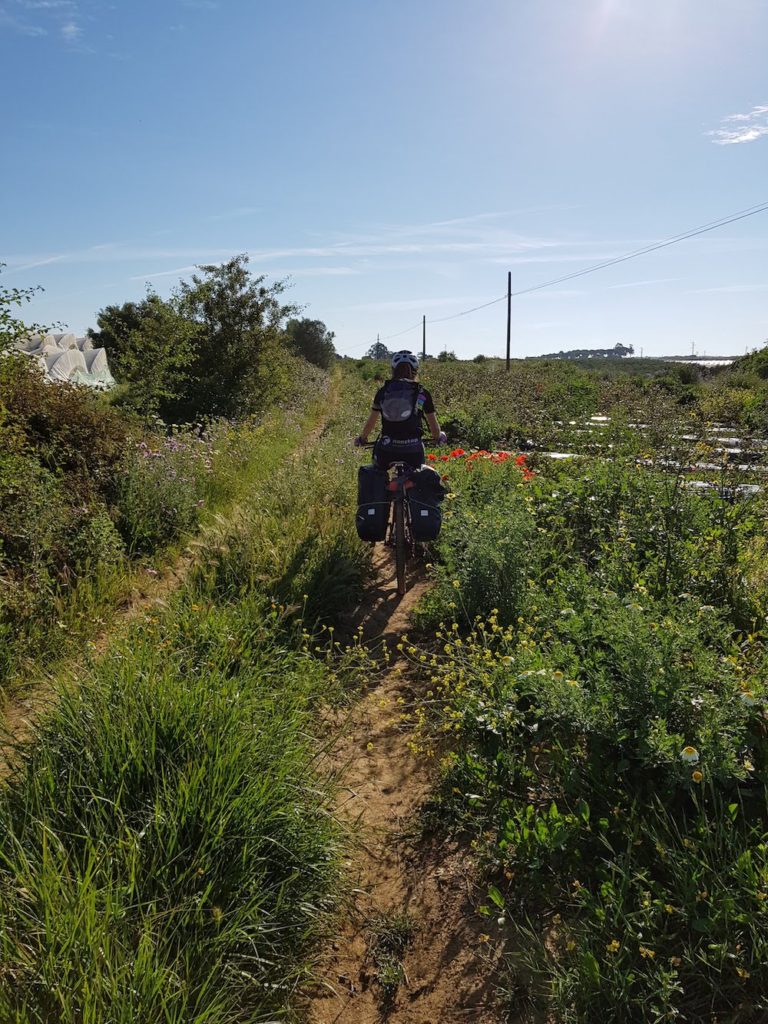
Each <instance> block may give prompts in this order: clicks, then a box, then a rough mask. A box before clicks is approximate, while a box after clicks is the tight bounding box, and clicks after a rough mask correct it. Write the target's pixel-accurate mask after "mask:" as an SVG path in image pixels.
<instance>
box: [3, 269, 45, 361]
mask: <svg viewBox="0 0 768 1024" xmlns="http://www.w3.org/2000/svg"><path fill="white" fill-rule="evenodd" d="M4 266H5V264H4V263H0V271H2V269H3V267H4ZM42 290H43V289H42V288H41V287H40V286H39V285H38V286H36V287H34V288H2V287H0V352H2V350H3V349H4V348H9V347H10V346H11V345H12V344H13V343H14V341H16V340H18V339H19V338H24V337H26V335H27V334H33V333H35V332H36V331H40V330H41V328H40V327H39V326H38V325H37V324H25V323H24V322H23V321H21V320H19V319H18V317H16V316H15V315H14V314H13V312H12V309H13V307H14V306H21V305H23V304H24V303H25V302H31V301H32V297H33V296H34V295H35V294H36V293H37V292H41V291H42Z"/></svg>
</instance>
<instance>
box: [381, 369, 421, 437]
mask: <svg viewBox="0 0 768 1024" xmlns="http://www.w3.org/2000/svg"><path fill="white" fill-rule="evenodd" d="M424 399H425V396H424V391H423V389H422V388H421V387H420V386H419V385H418V384H417V383H416V381H413V380H390V381H387V383H386V384H385V385H384V393H383V395H382V396H381V415H382V418H383V419H385V420H387V421H388V422H390V423H406V422H407V421H408V420H410V419H412V418H414V417H415V419H416V423H415V425H416V426H417V427H418V426H419V418H420V414H421V409H422V407H423V405H424Z"/></svg>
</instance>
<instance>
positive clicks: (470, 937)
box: [301, 548, 501, 1024]
mask: <svg viewBox="0 0 768 1024" xmlns="http://www.w3.org/2000/svg"><path fill="white" fill-rule="evenodd" d="M393 561H394V560H393V559H392V558H391V555H390V553H389V551H387V550H385V549H383V548H382V549H379V551H378V552H377V554H376V556H375V558H374V567H375V570H376V580H375V583H374V585H373V587H372V588H371V589H370V590H369V592H368V594H367V595H366V599H365V600H364V603H363V604H362V605H361V606H360V607H359V608H358V609H357V610H356V612H355V613H354V615H353V616H352V622H351V630H350V631H351V632H354V630H355V629H356V628H357V626H358V625H362V626H363V639H364V641H365V642H366V643H367V645H368V646H369V648H370V649H371V650H372V651H375V650H376V649H377V647H381V645H383V644H384V643H386V645H387V647H388V649H389V650H390V652H391V653H392V654H395V653H396V648H397V644H398V643H399V641H400V637H401V636H402V634H403V633H404V632H406V631H407V630H408V628H409V616H410V612H411V610H412V609H413V607H414V606H415V604H416V603H417V602H418V600H419V598H420V597H421V596H422V594H423V593H424V591H425V590H426V587H427V584H426V582H425V581H424V578H423V576H421V577H420V578H419V577H417V578H416V579H415V580H413V581H412V583H411V589H410V590H409V592H408V593H407V594H406V595H405V596H404V597H403V598H402V599H398V596H397V588H396V583H395V578H394V565H393ZM405 669H406V663H405V661H404V660H403V659H394V658H393V660H392V662H391V667H390V669H389V671H388V672H387V673H386V674H385V675H384V676H383V678H381V679H380V680H379V681H378V682H377V683H376V684H375V685H374V686H373V687H372V688H371V689H370V690H369V691H368V692H367V693H365V694H364V696H363V697H362V698H361V699H360V701H359V702H358V703H357V704H356V705H355V707H354V708H353V709H352V711H351V712H349V713H348V717H347V719H346V722H345V724H344V727H343V729H342V733H341V737H340V739H339V741H338V742H337V743H336V744H335V745H334V747H333V749H332V751H331V753H330V754H329V758H330V761H331V763H330V765H329V767H330V769H331V770H332V771H333V772H334V773H335V774H336V775H337V777H338V778H339V781H340V788H339V797H338V805H337V813H338V816H339V818H340V819H341V820H342V821H343V822H344V823H346V824H347V825H349V826H352V829H353V832H354V834H355V836H356V840H355V841H353V849H352V852H351V855H350V859H349V860H348V862H347V864H346V870H347V879H348V882H347V897H346V899H345V900H344V904H343V907H342V910H341V914H340V916H339V921H338V925H337V929H338V931H337V934H336V937H335V939H334V940H333V941H331V943H330V944H329V946H328V948H327V949H326V951H325V953H324V955H323V959H322V961H321V963H320V965H319V968H318V971H317V975H316V977H317V981H316V982H315V984H314V985H313V986H312V988H311V990H310V991H308V992H307V993H306V995H305V998H304V1000H303V1005H302V1007H301V1010H302V1011H303V1017H304V1019H305V1020H306V1021H307V1024H374V1022H375V1024H380V1022H384V1021H386V1022H390V1024H453V1022H471V1024H497V1022H498V1021H499V1020H500V1015H499V1013H498V1012H497V1011H495V1010H494V1005H493V1002H494V999H493V977H494V973H495V970H494V969H495V965H496V963H497V961H498V958H499V955H500V952H501V945H500V943H499V942H498V941H496V939H498V935H495V934H494V933H493V932H494V930H493V929H492V928H490V927H489V921H488V919H487V918H481V917H479V916H478V915H477V914H476V913H475V910H474V907H475V905H476V901H475V899H474V897H475V895H476V893H475V872H474V864H473V860H472V858H471V856H470V855H469V851H468V849H467V847H466V846H463V845H461V844H460V843H458V842H450V843H449V842H446V841H444V840H441V839H437V840H436V839H434V838H430V837H428V836H427V837H425V836H424V835H422V834H421V830H420V829H419V827H418V825H419V813H420V810H421V809H422V807H423V805H424V803H425V801H426V800H427V798H428V797H429V795H430V793H431V792H432V790H433V787H434V782H435V779H434V768H432V769H431V770H430V767H429V765H432V762H431V761H430V762H429V763H427V761H426V759H424V758H418V757H416V756H415V755H414V754H412V752H411V750H410V749H409V746H408V738H409V735H408V731H407V729H405V728H404V727H403V726H402V724H400V723H399V722H397V721H396V719H397V717H398V714H397V708H398V699H399V698H402V699H403V701H404V702H405V704H406V705H408V704H410V703H411V701H412V699H413V697H414V686H415V685H417V684H414V682H413V680H412V679H410V678H409V676H408V674H407V672H406V670H405ZM402 914H407V915H408V919H409V921H411V922H412V923H413V934H412V938H411V941H410V944H409V946H408V949H407V951H406V953H405V955H404V957H403V961H402V963H403V981H402V982H401V984H400V985H399V987H398V989H397V991H396V993H395V994H394V996H393V997H391V998H390V999H389V1000H387V999H386V998H385V997H384V993H383V992H382V989H381V986H380V985H379V984H378V982H377V980H376V967H375V964H374V962H373V960H372V957H371V951H370V938H371V932H370V929H371V923H372V921H375V920H376V918H377V917H380V916H381V915H388V916H390V917H391V916H392V915H402ZM488 932H491V933H492V935H491V941H488V937H487V935H486V934H485V933H488Z"/></svg>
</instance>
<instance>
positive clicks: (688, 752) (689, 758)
mask: <svg viewBox="0 0 768 1024" xmlns="http://www.w3.org/2000/svg"><path fill="white" fill-rule="evenodd" d="M680 757H681V758H682V759H683V760H684V761H685V762H686V764H696V763H697V762H698V760H699V752H698V750H697V749H696V747H683V749H682V750H681V751H680Z"/></svg>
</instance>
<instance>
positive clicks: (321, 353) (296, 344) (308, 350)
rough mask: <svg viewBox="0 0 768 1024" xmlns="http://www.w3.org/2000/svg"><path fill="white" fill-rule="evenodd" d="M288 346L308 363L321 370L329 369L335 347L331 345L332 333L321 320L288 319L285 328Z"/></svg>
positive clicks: (334, 353)
mask: <svg viewBox="0 0 768 1024" xmlns="http://www.w3.org/2000/svg"><path fill="white" fill-rule="evenodd" d="M285 336H286V339H287V342H288V347H289V348H290V349H291V350H292V351H294V352H295V353H296V355H298V356H303V358H304V359H306V360H307V362H308V363H314V365H315V366H319V367H321V368H322V369H323V370H328V369H330V366H331V363H332V362H333V358H334V356H335V355H336V349H335V348H334V345H333V338H334V334H333V331H329V330H328V328H327V327H326V326H325V324H324V323H323V322H322V320H309V319H307V318H306V317H305V318H303V319H301V320H296V319H293V320H289V321H288V323H287V325H286V328H285Z"/></svg>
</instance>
